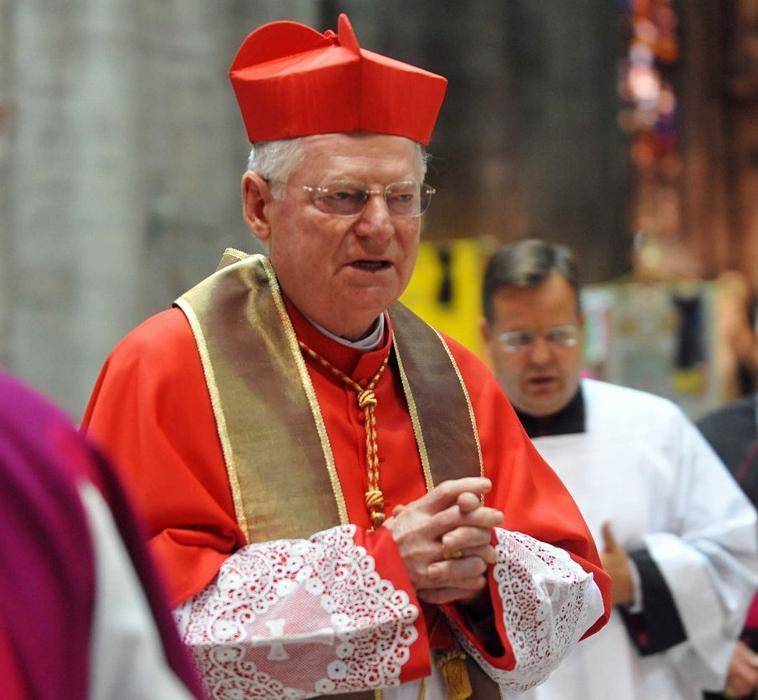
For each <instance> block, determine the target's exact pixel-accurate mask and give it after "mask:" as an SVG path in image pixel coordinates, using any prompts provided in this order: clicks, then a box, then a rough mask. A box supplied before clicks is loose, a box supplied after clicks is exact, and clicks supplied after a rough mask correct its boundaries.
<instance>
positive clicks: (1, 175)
mask: <svg viewBox="0 0 758 700" xmlns="http://www.w3.org/2000/svg"><path fill="white" fill-rule="evenodd" d="M12 41H13V31H12V23H11V0H0V366H7V365H8V362H9V350H10V349H9V344H10V334H11V312H12V306H13V304H12V298H11V295H12V293H13V287H12V283H11V241H10V220H9V217H10V193H9V189H10V178H11V125H12V116H13V102H12V100H11V81H12V73H11V66H10V63H11V56H12Z"/></svg>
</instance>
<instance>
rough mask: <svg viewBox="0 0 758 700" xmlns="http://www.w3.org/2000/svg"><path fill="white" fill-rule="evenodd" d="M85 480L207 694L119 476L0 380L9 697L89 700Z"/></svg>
mask: <svg viewBox="0 0 758 700" xmlns="http://www.w3.org/2000/svg"><path fill="white" fill-rule="evenodd" d="M85 480H86V481H90V482H91V483H93V484H94V485H95V486H97V487H98V488H99V489H100V491H101V493H102V495H103V496H104V498H105V500H106V501H107V502H108V504H109V506H110V508H111V512H112V514H113V519H114V521H115V523H116V525H117V526H118V529H119V531H120V534H121V537H122V538H123V540H124V543H125V545H126V549H127V550H128V552H129V554H130V556H131V558H132V562H133V565H134V568H135V570H136V572H137V574H138V576H139V579H140V581H141V583H142V586H143V588H144V589H145V593H146V596H147V599H148V601H149V603H150V606H151V609H152V613H153V616H154V618H155V623H156V626H157V628H158V630H159V632H160V636H161V639H162V642H163V648H164V652H165V655H166V660H167V662H168V664H169V665H170V666H171V667H172V669H173V670H174V672H175V673H176V675H177V676H178V677H179V678H181V679H182V680H183V681H184V683H185V684H186V685H187V687H188V688H189V690H190V692H192V693H194V694H195V696H196V697H202V693H201V691H200V689H199V685H198V683H197V680H196V677H195V673H194V669H193V667H192V665H191V662H190V661H189V660H188V657H187V655H186V653H185V650H184V648H183V647H182V645H181V642H180V641H179V638H178V636H177V633H176V630H175V627H174V623H173V619H172V618H171V614H170V612H169V609H168V606H167V603H166V600H165V597H164V594H163V591H162V588H161V586H160V585H159V583H158V580H157V578H156V575H155V572H154V569H153V567H152V563H151V561H150V559H149V556H148V553H147V551H146V549H145V546H144V544H143V542H144V537H143V533H142V532H141V529H140V528H139V526H138V524H137V523H136V521H135V518H134V515H133V512H132V509H131V507H130V506H129V504H128V502H127V500H126V498H125V497H124V493H123V491H122V489H121V486H120V484H119V483H118V480H117V478H116V476H115V474H114V472H113V471H112V469H111V468H110V467H109V466H108V464H107V463H106V461H105V460H104V459H103V458H102V456H101V455H100V454H99V453H98V452H97V451H96V450H95V449H94V448H93V447H92V446H91V445H90V444H88V443H87V441H86V440H85V439H84V438H83V437H82V436H81V435H80V434H79V433H78V432H77V431H76V430H75V429H74V428H73V426H71V424H70V422H69V421H68V420H67V419H66V418H65V417H64V416H63V415H62V414H61V413H60V412H59V411H58V410H57V409H55V408H53V407H52V406H50V405H49V404H48V403H47V402H46V401H44V400H43V399H41V398H40V397H38V396H36V395H35V394H33V393H32V392H30V391H29V390H28V389H26V388H24V387H23V386H21V385H20V384H19V383H18V382H17V381H15V380H13V379H12V378H10V377H8V376H7V375H6V374H3V373H0V698H3V699H7V700H11V699H13V700H15V699H16V698H34V699H35V700H60V699H61V698H66V699H69V698H70V699H72V700H74V699H77V698H86V697H87V695H88V682H89V672H90V669H89V658H90V641H91V639H90V636H91V628H92V622H93V611H94V601H95V585H96V584H95V562H94V553H93V548H92V543H91V536H90V532H89V530H88V521H87V516H86V513H85V511H84V509H83V506H82V502H81V500H80V497H79V491H78V488H77V485H78V484H79V483H80V482H82V481H85Z"/></svg>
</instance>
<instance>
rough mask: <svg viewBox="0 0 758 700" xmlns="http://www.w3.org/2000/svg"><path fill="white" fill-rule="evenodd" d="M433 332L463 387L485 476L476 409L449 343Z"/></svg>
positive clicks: (480, 466)
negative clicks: (475, 414) (475, 415)
mask: <svg viewBox="0 0 758 700" xmlns="http://www.w3.org/2000/svg"><path fill="white" fill-rule="evenodd" d="M432 330H433V331H434V332H435V333H436V334H437V337H438V338H439V339H440V342H441V343H442V347H443V348H445V352H446V353H447V356H448V357H449V358H450V364H451V365H452V366H453V369H454V370H455V376H456V377H458V383H459V384H460V385H461V390H462V391H463V396H464V398H465V399H466V408H468V417H469V420H470V421H471V431H472V432H473V434H474V442H475V443H476V456H477V458H478V459H479V475H480V476H484V459H483V458H482V445H481V443H480V442H479V431H478V430H477V427H476V418H475V417H474V408H473V406H472V405H471V398H470V397H469V395H468V389H467V388H466V385H465V384H464V383H463V377H462V376H461V371H460V369H459V368H458V363H457V362H456V361H455V358H454V357H453V354H452V353H451V352H450V348H449V347H448V346H447V343H446V342H445V339H444V338H443V337H442V335H440V333H439V331H437V330H436V329H434V328H432Z"/></svg>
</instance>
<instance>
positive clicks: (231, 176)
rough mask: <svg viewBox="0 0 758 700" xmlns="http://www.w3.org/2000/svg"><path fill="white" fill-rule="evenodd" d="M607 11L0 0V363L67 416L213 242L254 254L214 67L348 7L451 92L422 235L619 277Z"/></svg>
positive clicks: (194, 274) (231, 115) (368, 40)
mask: <svg viewBox="0 0 758 700" xmlns="http://www.w3.org/2000/svg"><path fill="white" fill-rule="evenodd" d="M601 5H603V4H602V3H601ZM605 5H607V8H606V9H598V4H597V3H595V2H591V1H590V0H577V1H576V2H572V3H555V2H551V3H535V2H534V1H533V0H510V1H509V2H508V3H502V2H499V1H496V0H477V1H476V2H471V3H447V2H438V0H417V1H416V2H414V3H408V2H407V0H383V2H381V3H375V2H366V1H365V0H341V1H340V2H336V1H334V0H255V1H252V0H226V1H225V2H208V1H207V0H98V2H96V3H91V2H84V0H68V1H67V2H49V0H0V184H1V185H2V187H0V206H2V208H3V216H2V217H0V360H1V361H2V362H3V363H4V364H6V365H7V366H8V367H9V368H10V369H11V370H12V371H13V372H15V373H17V374H19V375H21V376H22V377H23V378H25V379H27V380H28V381H30V382H32V383H34V384H35V385H37V386H39V387H40V388H42V389H43V390H44V391H46V392H47V393H49V394H51V395H52V396H53V397H54V398H55V399H57V400H58V401H59V402H61V403H62V404H63V405H64V406H65V407H66V408H67V409H68V410H69V411H70V412H71V414H72V415H73V416H78V415H80V414H81V411H82V409H83V407H84V403H85V401H86V397H87V396H88V394H89V391H90V389H91V387H92V384H93V382H94V381H95V378H96V375H97V372H98V369H99V367H100V366H101V365H102V362H103V361H104V359H105V357H106V356H107V353H108V352H109V350H110V349H111V348H112V346H113V345H114V343H116V342H117V341H118V339H119V338H120V337H122V336H123V334H124V333H126V332H127V331H128V330H129V329H130V328H131V327H133V326H134V325H135V324H137V323H138V322H139V321H140V320H142V319H143V318H145V317H146V316H147V315H149V314H150V313H153V312H155V311H157V310H160V309H163V308H166V307H167V306H168V305H169V304H170V303H171V301H172V299H173V298H174V297H175V296H176V295H178V294H179V293H181V292H182V291H183V290H184V289H186V288H188V287H189V286H191V285H192V284H193V283H194V282H196V281H197V280H198V279H200V278H202V277H204V276H205V275H206V274H208V273H209V272H210V271H211V270H212V269H213V268H214V266H215V263H216V260H217V258H218V256H219V254H220V251H221V249H222V248H223V247H224V246H226V245H233V246H237V247H242V248H246V249H250V248H251V247H252V241H251V238H250V236H249V234H248V233H247V231H246V230H245V229H244V227H243V226H242V223H241V220H240V215H239V211H240V205H239V177H240V174H241V172H242V170H243V167H244V163H245V160H246V155H247V149H248V144H247V143H246V140H245V136H244V130H243V128H242V125H241V121H240V119H239V116H238V114H237V111H236V106H235V103H234V97H233V94H232V91H231V90H230V88H229V85H228V81H227V78H226V71H227V68H228V65H229V63H230V62H231V59H232V57H233V53H234V51H235V49H236V47H237V46H239V44H240V42H241V41H242V39H243V38H244V36H245V34H246V33H247V32H248V31H249V30H250V29H251V28H252V27H254V26H256V25H258V24H260V23H262V22H264V21H267V20H271V19H274V18H281V17H290V18H293V19H298V20H301V21H303V22H306V23H309V24H311V25H313V26H317V27H320V28H325V27H328V26H331V27H334V26H335V25H336V16H337V13H338V10H346V11H348V12H349V14H350V15H351V18H352V20H353V23H354V25H355V26H356V31H357V33H358V36H359V39H360V41H361V42H362V44H363V45H364V46H366V47H367V48H371V49H374V50H377V51H380V52H387V53H389V54H390V55H393V56H397V57H398V58H400V59H404V60H407V61H411V62H413V63H417V64H419V65H421V66H425V67H427V68H429V69H431V70H435V71H438V72H441V73H444V74H446V75H448V76H449V78H450V86H449V91H448V98H447V100H446V103H445V105H444V107H443V111H442V115H441V119H440V123H439V129H438V132H437V134H436V135H435V139H434V141H433V143H432V149H431V150H432V153H433V154H434V155H435V159H434V160H433V161H432V165H431V170H430V181H432V182H433V184H435V185H436V186H438V189H439V191H440V194H439V195H438V197H437V199H436V201H435V203H434V206H433V208H432V210H431V212H430V214H429V216H428V220H427V222H426V230H425V234H424V235H425V236H426V237H427V238H430V239H444V238H449V237H472V236H491V237H492V239H493V240H495V241H505V240H512V239H514V238H517V237H521V236H524V235H530V234H531V235H533V234H539V235H542V236H546V237H548V238H552V239H556V240H563V241H568V242H569V243H572V244H573V245H575V247H576V248H577V249H578V250H579V252H580V254H582V255H583V257H584V258H585V259H586V265H585V268H586V269H587V270H588V271H590V273H591V274H589V275H588V277H591V278H593V279H598V278H605V277H609V276H612V275H614V274H617V273H618V272H620V271H621V270H622V269H623V268H624V264H625V259H624V258H625V249H626V246H627V242H628V241H627V238H626V231H625V223H624V201H625V200H624V192H623V182H624V172H625V171H624V168H625V165H624V159H623V153H622V151H621V149H620V134H619V132H618V130H617V129H616V126H615V109H616V104H615V77H614V70H615V68H614V64H615V57H616V41H617V38H616V34H615V32H616V19H617V17H616V14H615V12H616V10H615V9H614V7H613V4H612V3H605ZM605 5H603V6H605ZM11 166H12V167H11Z"/></svg>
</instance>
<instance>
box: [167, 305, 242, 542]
mask: <svg viewBox="0 0 758 700" xmlns="http://www.w3.org/2000/svg"><path fill="white" fill-rule="evenodd" d="M174 303H175V304H176V305H177V306H178V307H179V308H180V309H181V310H182V311H183V312H184V315H185V316H186V317H187V320H188V321H189V324H190V328H191V329H192V334H193V335H194V336H195V343H196V344H197V350H198V352H199V354H200V361H201V363H202V365H203V374H205V383H206V385H207V387H208V394H209V396H210V399H211V406H212V408H213V414H214V416H215V417H216V430H217V432H218V437H219V440H220V442H221V450H222V452H223V454H224V462H225V463H226V471H227V476H228V477H229V486H230V488H231V490H232V500H233V502H234V514H235V516H236V517H237V523H238V524H239V526H240V529H241V530H242V532H243V533H244V535H245V538H246V539H247V541H248V542H250V531H249V529H248V524H247V518H246V516H245V507H244V504H243V503H242V489H241V488H240V484H239V479H238V477H237V467H236V465H235V462H234V454H233V452H232V444H231V441H230V440H229V433H228V431H227V428H226V418H225V417H224V412H223V409H222V407H221V396H220V395H219V391H218V385H217V384H216V378H215V376H214V374H213V366H212V365H211V359H210V354H209V353H208V346H207V345H206V342H205V336H204V335H203V329H202V328H201V326H200V321H199V320H198V318H197V316H196V315H195V311H194V309H193V308H192V306H191V305H190V304H189V302H188V301H187V300H186V299H184V298H183V297H179V298H178V299H177V300H176V301H175V302H174Z"/></svg>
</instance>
